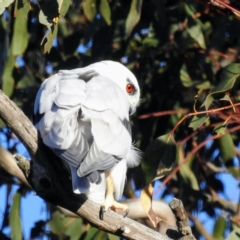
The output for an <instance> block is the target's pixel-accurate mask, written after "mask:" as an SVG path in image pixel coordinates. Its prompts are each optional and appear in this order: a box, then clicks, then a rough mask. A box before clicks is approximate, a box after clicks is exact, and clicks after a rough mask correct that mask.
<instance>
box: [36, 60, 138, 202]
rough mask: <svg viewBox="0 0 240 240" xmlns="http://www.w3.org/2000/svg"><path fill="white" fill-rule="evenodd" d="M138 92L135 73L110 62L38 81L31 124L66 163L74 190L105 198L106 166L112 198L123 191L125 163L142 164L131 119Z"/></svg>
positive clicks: (118, 195) (89, 196) (93, 196)
mask: <svg viewBox="0 0 240 240" xmlns="http://www.w3.org/2000/svg"><path fill="white" fill-rule="evenodd" d="M139 97H140V90H139V86H138V82H137V80H136V78H135V76H134V75H133V74H132V73H131V72H130V71H129V70H128V69H127V68H126V67H124V66H123V65H122V64H120V63H117V62H113V61H103V62H98V63H95V64H91V65H89V66H87V67H85V68H78V69H74V70H70V71H67V70H64V71H59V73H57V74H55V75H53V76H51V77H50V78H48V79H46V80H45V81H44V82H43V83H42V85H41V87H40V89H39V91H38V93H37V96H36V100H35V105H34V115H35V118H34V124H35V126H36V128H37V130H38V131H39V133H40V135H41V138H42V139H43V142H44V144H46V145H47V146H48V147H50V148H51V149H52V150H53V152H54V153H55V154H56V155H58V156H59V157H60V158H61V159H63V160H65V161H66V162H67V163H68V165H69V167H70V169H71V174H72V184H73V190H74V192H76V193H85V194H87V196H88V198H90V199H91V200H93V201H95V202H99V203H103V202H104V199H105V192H106V174H105V172H106V171H107V172H108V173H110V175H111V178H112V181H113V186H114V196H115V199H118V198H119V197H120V196H121V195H122V192H123V188H124V183H125V180H126V171H127V167H135V166H137V165H138V164H139V163H140V152H139V150H137V149H136V148H135V147H134V146H133V145H132V137H131V126H130V122H129V113H134V112H135V109H136V107H137V105H138V102H139Z"/></svg>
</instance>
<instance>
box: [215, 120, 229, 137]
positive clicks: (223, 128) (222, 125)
mask: <svg viewBox="0 0 240 240" xmlns="http://www.w3.org/2000/svg"><path fill="white" fill-rule="evenodd" d="M213 132H215V133H216V134H217V135H224V134H225V132H226V124H225V123H220V124H218V125H217V126H216V127H215V128H214V129H213Z"/></svg>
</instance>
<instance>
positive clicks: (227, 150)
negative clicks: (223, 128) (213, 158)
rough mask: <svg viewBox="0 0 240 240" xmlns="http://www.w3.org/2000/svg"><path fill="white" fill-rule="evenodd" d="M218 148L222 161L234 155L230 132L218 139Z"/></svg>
mask: <svg viewBox="0 0 240 240" xmlns="http://www.w3.org/2000/svg"><path fill="white" fill-rule="evenodd" d="M217 141H218V144H219V150H220V153H221V158H222V159H223V161H224V163H226V162H227V161H228V160H231V159H232V158H233V157H234V156H235V155H236V153H235V145H234V142H233V139H232V136H231V134H230V133H228V134H225V135H223V136H222V137H221V138H219V139H218V140H217Z"/></svg>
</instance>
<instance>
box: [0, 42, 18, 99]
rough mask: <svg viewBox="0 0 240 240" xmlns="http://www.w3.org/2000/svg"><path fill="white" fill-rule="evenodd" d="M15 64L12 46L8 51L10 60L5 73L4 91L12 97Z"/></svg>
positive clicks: (3, 78) (3, 77)
mask: <svg viewBox="0 0 240 240" xmlns="http://www.w3.org/2000/svg"><path fill="white" fill-rule="evenodd" d="M14 64H15V57H14V56H13V54H12V46H10V49H9V50H8V58H7V62H6V64H5V67H4V71H3V76H2V80H3V86H2V89H3V91H4V93H5V94H6V95H7V96H11V95H12V93H13V89H14V78H13V75H12V73H13V69H14Z"/></svg>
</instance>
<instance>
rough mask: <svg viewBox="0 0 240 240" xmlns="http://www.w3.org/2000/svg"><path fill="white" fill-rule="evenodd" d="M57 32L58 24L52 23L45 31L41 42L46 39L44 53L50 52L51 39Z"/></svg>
mask: <svg viewBox="0 0 240 240" xmlns="http://www.w3.org/2000/svg"><path fill="white" fill-rule="evenodd" d="M57 32H58V24H53V25H52V27H51V28H50V30H49V31H48V32H47V34H46V35H45V36H44V37H43V40H42V42H41V44H43V43H44V42H45V41H46V43H45V44H44V53H49V52H50V50H51V48H52V45H53V41H54V39H55V38H56V37H57Z"/></svg>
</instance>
